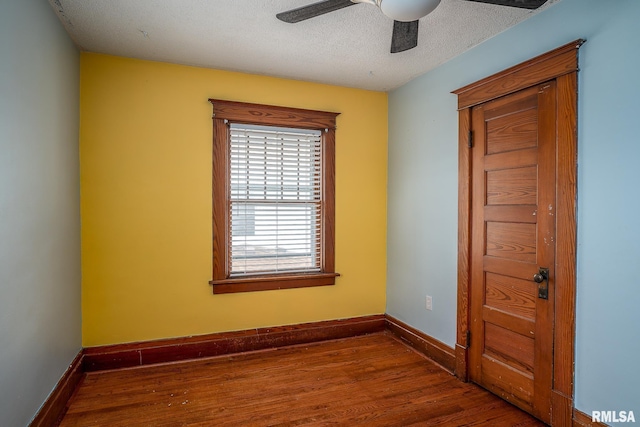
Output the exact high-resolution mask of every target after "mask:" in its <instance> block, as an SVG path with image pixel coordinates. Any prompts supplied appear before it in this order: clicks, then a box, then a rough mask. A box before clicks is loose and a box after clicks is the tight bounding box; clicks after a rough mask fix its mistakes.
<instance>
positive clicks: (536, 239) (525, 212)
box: [469, 82, 556, 423]
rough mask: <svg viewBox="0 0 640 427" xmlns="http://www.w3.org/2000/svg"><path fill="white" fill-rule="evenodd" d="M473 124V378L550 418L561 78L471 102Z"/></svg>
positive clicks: (501, 394)
mask: <svg viewBox="0 0 640 427" xmlns="http://www.w3.org/2000/svg"><path fill="white" fill-rule="evenodd" d="M471 128H472V132H473V135H474V138H475V146H474V147H473V149H472V162H471V164H472V170H471V176H472V183H471V186H472V197H471V198H472V208H471V211H472V214H471V215H472V216H471V228H472V231H471V294H470V306H471V337H472V338H471V345H470V352H469V375H470V379H471V380H472V381H474V382H476V383H478V384H480V385H482V386H484V387H486V388H487V389H489V390H491V391H492V392H494V393H496V394H498V395H500V396H502V397H503V398H505V399H506V400H508V401H510V402H512V403H514V404H515V405H517V406H519V407H521V408H523V409H525V410H527V411H528V412H530V413H532V414H533V415H535V416H537V417H538V418H540V419H541V420H543V421H545V422H547V423H548V422H550V411H551V386H552V371H553V370H552V353H553V348H552V347H553V307H554V305H553V298H554V292H553V288H554V286H553V284H554V271H553V270H554V264H555V252H554V248H555V242H554V239H555V207H554V206H555V184H556V177H555V150H556V147H555V144H556V89H555V82H551V83H545V84H542V85H539V86H536V87H532V88H530V89H526V90H523V91H520V92H517V93H515V94H512V95H509V96H506V97H503V98H500V99H497V100H494V101H491V102H488V103H485V104H481V105H478V106H476V107H474V108H473V109H472V112H471ZM540 267H546V268H548V269H549V280H548V288H549V290H548V299H542V298H540V297H539V292H538V288H539V284H538V283H536V282H534V280H533V277H534V275H535V274H536V273H538V272H539V269H540ZM546 284H547V283H546V281H544V280H543V283H541V284H540V285H543V286H544V285H546Z"/></svg>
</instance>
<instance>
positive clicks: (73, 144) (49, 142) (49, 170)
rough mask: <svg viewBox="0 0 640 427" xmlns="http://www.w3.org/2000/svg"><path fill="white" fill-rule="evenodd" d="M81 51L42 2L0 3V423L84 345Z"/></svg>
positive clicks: (34, 399)
mask: <svg viewBox="0 0 640 427" xmlns="http://www.w3.org/2000/svg"><path fill="white" fill-rule="evenodd" d="M78 104H79V54H78V51H77V49H76V48H75V47H74V45H73V43H72V42H71V41H70V39H69V38H68V36H67V35H66V33H65V31H64V29H63V28H62V25H61V24H60V22H59V20H58V18H57V17H56V15H55V14H54V12H53V10H52V9H51V7H50V6H49V4H48V3H47V2H46V0H0V425H1V426H3V427H18V426H24V425H27V424H28V423H29V421H30V420H31V419H32V417H33V416H34V415H35V413H36V411H37V410H38V408H39V407H40V406H41V405H42V403H43V402H44V400H45V399H46V397H47V396H48V395H49V393H51V391H52V390H53V388H54V386H55V385H56V383H57V381H58V380H59V379H60V377H61V376H62V374H63V373H64V371H65V370H66V368H67V367H68V365H69V363H70V362H71V361H72V360H73V358H74V356H75V355H76V354H77V353H78V351H79V350H80V347H81V332H80V330H81V317H80V208H79V176H78V174H79V167H78V118H79V107H78Z"/></svg>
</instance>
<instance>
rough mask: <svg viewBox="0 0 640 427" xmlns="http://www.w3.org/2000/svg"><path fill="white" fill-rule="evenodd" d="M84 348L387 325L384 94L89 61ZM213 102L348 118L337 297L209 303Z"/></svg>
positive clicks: (307, 292)
mask: <svg viewBox="0 0 640 427" xmlns="http://www.w3.org/2000/svg"><path fill="white" fill-rule="evenodd" d="M80 89H81V100H80V101H81V111H80V120H81V125H80V161H81V214H82V275H83V279H82V310H83V325H82V326H83V345H84V346H94V345H103V344H112V343H122V342H131V341H141V340H150V339H158V338H166V337H177V336H187V335H198V334H206V333H212V332H221V331H230V330H240V329H249V328H256V327H265V326H275V325H285V324H296V323H303V322H312V321H320V320H329V319H338V318H347V317H355V316H362V315H369V314H380V313H384V309H385V281H386V194H387V181H386V177H387V95H386V93H382V92H372V91H364V90H356V89H349V88H343V87H337V86H329V85H321V84H314V83H306V82H300V81H292V80H284V79H276V78H270V77H263V76H255V75H248V74H241V73H234V72H226V71H218V70H211V69H202V68H195V67H187V66H179V65H172V64H165V63H157V62H148V61H141V60H134V59H127V58H120V57H112V56H105V55H98V54H91V53H83V54H82V56H81V86H80ZM208 98H219V99H227V100H235V101H244V102H254V103H263V104H272V105H283V106H289V107H297V108H307V109H315V110H325V111H335V112H340V113H341V115H340V116H339V117H338V123H337V125H338V130H337V133H336V140H337V145H336V150H337V154H336V167H337V169H336V180H337V183H336V270H337V271H338V272H339V273H341V274H342V277H340V278H338V280H337V284H336V286H329V287H319V288H306V289H291V290H280V291H266V292H254V293H240V294H229V295H212V293H211V287H210V286H209V285H208V281H209V280H210V279H211V139H212V124H211V112H212V110H211V104H209V102H208V101H207V99H208Z"/></svg>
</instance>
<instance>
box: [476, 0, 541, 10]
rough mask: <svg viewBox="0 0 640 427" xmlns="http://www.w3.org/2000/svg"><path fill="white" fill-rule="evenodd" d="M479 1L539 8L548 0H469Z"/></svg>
mask: <svg viewBox="0 0 640 427" xmlns="http://www.w3.org/2000/svg"><path fill="white" fill-rule="evenodd" d="M467 1H475V2H479V3H489V4H497V5H500V6H511V7H520V8H522V9H537V8H539V7H540V6H542V5H543V4H545V3H546V2H547V0H467Z"/></svg>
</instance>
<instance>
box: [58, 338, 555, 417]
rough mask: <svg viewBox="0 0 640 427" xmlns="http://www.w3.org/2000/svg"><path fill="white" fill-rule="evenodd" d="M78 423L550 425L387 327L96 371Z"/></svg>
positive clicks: (79, 397) (77, 409)
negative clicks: (194, 358) (420, 351)
mask: <svg viewBox="0 0 640 427" xmlns="http://www.w3.org/2000/svg"><path fill="white" fill-rule="evenodd" d="M85 375H86V377H85V378H84V379H83V382H82V383H81V384H80V386H79V388H78V389H77V391H76V393H75V395H74V397H73V398H72V399H71V401H70V406H69V409H68V411H67V413H66V415H65V417H64V418H63V420H62V422H61V424H60V425H61V426H62V427H71V426H83V427H85V426H109V427H115V426H127V427H128V426H154V427H155V426H274V425H280V426H297V425H306V426H321V425H345V426H351V425H366V426H385V427H387V426H399V427H400V426H402V427H404V426H410V425H428V426H518V427H524V426H543V425H544V424H542V423H540V422H539V421H537V420H535V419H534V418H532V417H530V416H529V415H527V414H525V413H523V412H521V411H520V410H519V409H517V408H516V407H514V406H512V405H510V404H509V403H507V402H504V401H502V400H500V399H498V398H497V397H495V396H494V395H492V394H490V393H489V392H487V391H485V390H483V389H480V388H479V387H477V386H475V385H473V384H465V383H462V382H460V381H458V380H457V379H456V378H455V377H454V376H452V375H451V374H449V373H447V372H445V371H444V370H442V368H440V367H439V366H437V365H436V364H434V363H433V362H431V361H429V360H428V359H426V358H424V357H422V356H421V355H420V354H418V353H416V352H415V351H414V350H412V349H411V348H410V347H408V346H406V345H405V344H404V343H402V342H400V341H399V340H398V339H396V338H395V337H393V336H392V335H391V334H390V333H389V332H381V333H377V334H372V335H367V336H361V337H355V338H347V339H342V340H337V341H326V342H322V343H317V344H311V345H299V346H293V347H287V348H281V349H277V350H268V351H259V352H252V353H245V354H237V355H233V356H224V357H216V358H209V359H201V360H197V361H191V362H181V363H172V364H166V365H156V366H147V367H140V368H130V369H122V370H116V371H102V372H90V373H87V374H85Z"/></svg>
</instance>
